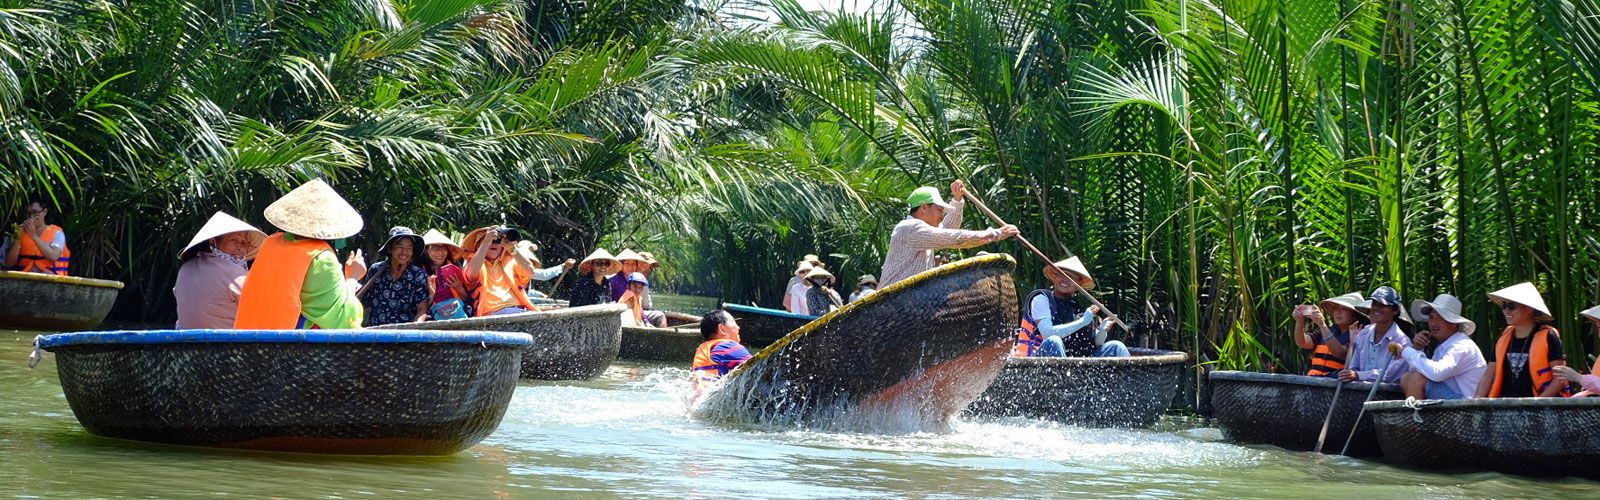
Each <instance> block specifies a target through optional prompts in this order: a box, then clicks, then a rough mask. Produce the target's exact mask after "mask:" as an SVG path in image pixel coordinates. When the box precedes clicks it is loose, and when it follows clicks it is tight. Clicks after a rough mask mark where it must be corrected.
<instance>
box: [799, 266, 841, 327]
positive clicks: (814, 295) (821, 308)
mask: <svg viewBox="0 0 1600 500" xmlns="http://www.w3.org/2000/svg"><path fill="white" fill-rule="evenodd" d="M806 281H808V282H810V283H811V289H810V290H808V291H806V314H809V315H812V316H821V315H824V314H828V313H830V312H833V311H837V310H839V307H840V306H843V305H844V303H843V302H842V301H840V300H839V292H835V291H833V287H832V285H833V273H830V272H828V270H827V269H823V268H820V267H813V268H811V272H809V273H806Z"/></svg>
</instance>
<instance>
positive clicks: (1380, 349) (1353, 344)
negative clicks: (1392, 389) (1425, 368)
mask: <svg viewBox="0 0 1600 500" xmlns="http://www.w3.org/2000/svg"><path fill="white" fill-rule="evenodd" d="M1367 302H1369V304H1365V305H1366V306H1367V311H1365V312H1366V313H1367V317H1369V318H1371V319H1372V324H1370V325H1367V326H1365V327H1363V328H1362V329H1361V331H1359V332H1356V334H1355V336H1354V337H1352V338H1351V339H1350V346H1349V351H1348V353H1347V355H1346V356H1345V365H1344V366H1345V369H1344V370H1342V371H1340V372H1339V380H1343V381H1345V382H1353V381H1356V380H1361V381H1364V382H1371V381H1374V380H1377V379H1378V376H1379V375H1382V376H1383V380H1382V381H1383V382H1390V383H1393V382H1398V381H1399V380H1400V375H1402V374H1403V372H1405V363H1406V362H1405V360H1403V359H1400V358H1396V357H1394V356H1393V355H1391V354H1389V344H1400V345H1406V344H1407V341H1406V336H1405V334H1404V333H1401V332H1400V325H1399V323H1397V320H1398V319H1399V317H1400V315H1401V314H1405V312H1404V311H1403V310H1402V309H1401V308H1400V294H1399V293H1398V292H1395V291H1394V289H1393V288H1389V287H1387V286H1380V287H1378V289H1377V290H1373V291H1372V296H1370V297H1367ZM1385 366H1387V367H1388V368H1385Z"/></svg>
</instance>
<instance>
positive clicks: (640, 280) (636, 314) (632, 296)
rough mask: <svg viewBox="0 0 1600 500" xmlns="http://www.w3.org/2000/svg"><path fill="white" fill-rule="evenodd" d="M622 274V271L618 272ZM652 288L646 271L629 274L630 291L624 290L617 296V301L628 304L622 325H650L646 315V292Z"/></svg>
mask: <svg viewBox="0 0 1600 500" xmlns="http://www.w3.org/2000/svg"><path fill="white" fill-rule="evenodd" d="M618 274H621V273H618ZM649 289H650V280H649V279H646V278H645V277H644V273H640V272H634V273H629V274H628V291H626V292H622V296H621V297H618V298H617V303H619V304H622V305H625V306H628V312H627V313H626V314H627V315H626V316H624V317H623V318H624V320H623V322H622V326H649V325H651V323H647V322H646V320H645V317H644V293H645V290H649Z"/></svg>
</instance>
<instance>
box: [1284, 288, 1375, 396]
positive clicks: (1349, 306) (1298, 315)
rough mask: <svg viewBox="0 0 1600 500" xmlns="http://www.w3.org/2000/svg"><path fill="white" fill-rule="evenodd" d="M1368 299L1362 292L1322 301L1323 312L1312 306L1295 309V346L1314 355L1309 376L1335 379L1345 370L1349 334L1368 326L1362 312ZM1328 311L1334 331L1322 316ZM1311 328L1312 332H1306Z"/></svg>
mask: <svg viewBox="0 0 1600 500" xmlns="http://www.w3.org/2000/svg"><path fill="white" fill-rule="evenodd" d="M1365 300H1366V299H1363V298H1362V297H1361V294H1360V293H1359V292H1351V293H1347V294H1344V295H1340V296H1338V297H1333V298H1330V299H1327V300H1323V301H1322V304H1321V305H1322V308H1318V307H1317V306H1312V305H1302V306H1296V307H1295V309H1294V314H1293V316H1294V332H1295V335H1294V342H1295V344H1298V345H1299V346H1300V348H1301V349H1305V350H1308V351H1311V369H1310V370H1307V371H1306V375H1307V376H1312V377H1334V376H1338V375H1339V370H1343V369H1344V357H1345V354H1346V352H1347V350H1348V346H1349V345H1350V334H1351V333H1352V332H1354V331H1355V330H1359V329H1360V328H1361V327H1363V326H1366V324H1367V321H1368V320H1367V315H1366V314H1363V313H1362V312H1361V310H1360V307H1361V304H1362V302H1364V301H1365ZM1323 309H1326V310H1327V311H1328V312H1329V314H1331V315H1332V316H1333V327H1331V328H1330V327H1329V326H1328V321H1327V319H1325V318H1324V317H1323V315H1322V313H1323ZM1307 326H1310V327H1311V328H1306V327H1307Z"/></svg>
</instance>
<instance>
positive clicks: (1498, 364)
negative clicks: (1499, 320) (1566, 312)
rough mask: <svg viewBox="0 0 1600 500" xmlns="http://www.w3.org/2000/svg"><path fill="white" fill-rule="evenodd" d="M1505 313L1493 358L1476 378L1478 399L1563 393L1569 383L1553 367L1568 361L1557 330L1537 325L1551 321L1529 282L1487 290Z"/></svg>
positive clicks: (1540, 297) (1551, 317) (1548, 310)
mask: <svg viewBox="0 0 1600 500" xmlns="http://www.w3.org/2000/svg"><path fill="white" fill-rule="evenodd" d="M1489 300H1491V301H1494V303H1496V304H1499V305H1500V311H1501V312H1502V313H1503V314H1504V315H1505V317H1506V324H1507V325H1508V326H1506V329H1505V331H1502V332H1500V338H1499V339H1498V340H1496V341H1495V343H1494V362H1493V363H1490V364H1489V366H1488V368H1487V371H1485V372H1484V374H1483V379H1482V380H1480V381H1479V382H1478V394H1477V396H1478V397H1480V398H1481V397H1490V398H1531V397H1554V396H1563V395H1567V393H1568V391H1567V384H1566V383H1564V382H1558V381H1557V380H1556V379H1555V372H1554V371H1553V370H1554V368H1555V367H1557V366H1566V365H1567V356H1566V354H1565V353H1563V352H1562V350H1561V333H1560V332H1558V331H1556V329H1555V327H1553V326H1550V325H1545V324H1540V323H1545V322H1549V321H1554V320H1555V318H1554V317H1553V316H1551V315H1550V308H1549V307H1548V306H1545V305H1544V297H1542V296H1540V295H1539V289H1538V288H1534V286H1533V283H1526V282H1524V283H1518V284H1515V285H1511V286H1510V287H1507V288H1504V289H1501V290H1499V291H1496V292H1494V293H1491V294H1489Z"/></svg>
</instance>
